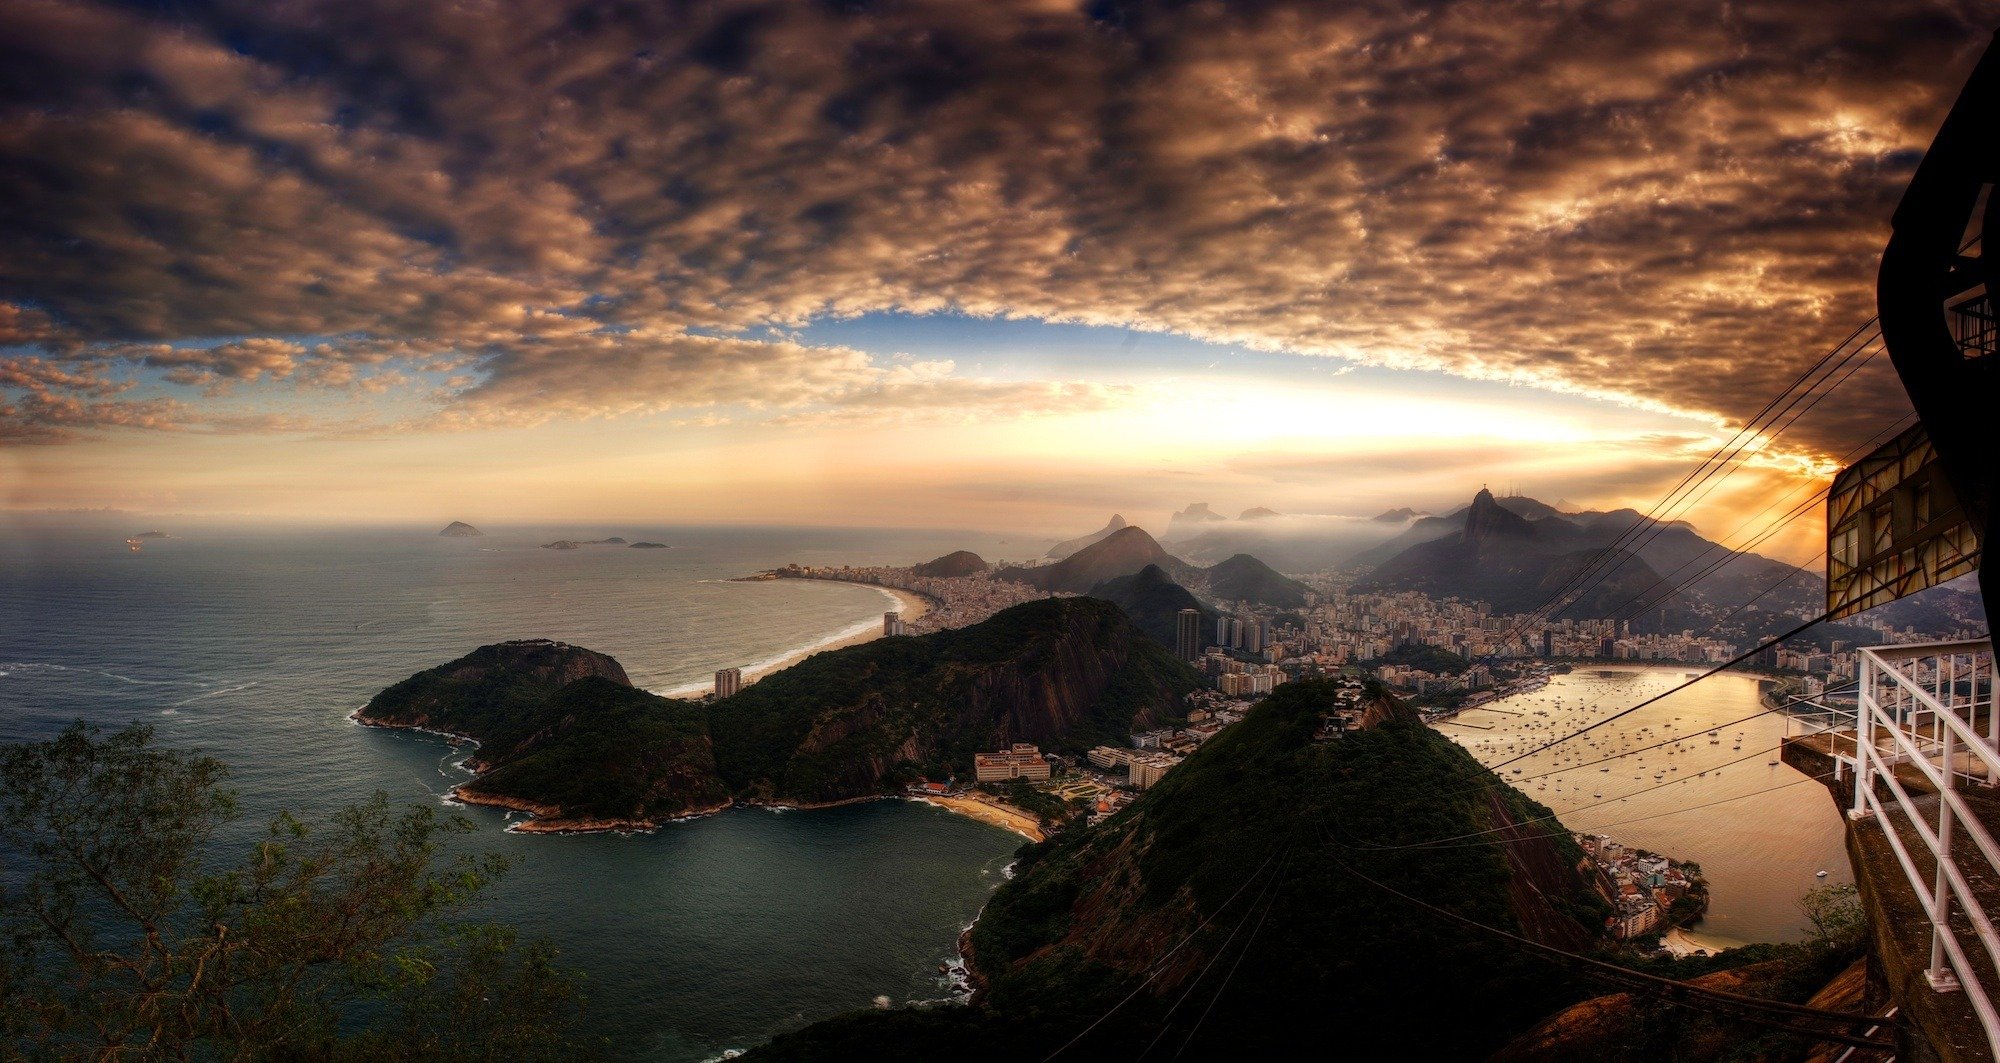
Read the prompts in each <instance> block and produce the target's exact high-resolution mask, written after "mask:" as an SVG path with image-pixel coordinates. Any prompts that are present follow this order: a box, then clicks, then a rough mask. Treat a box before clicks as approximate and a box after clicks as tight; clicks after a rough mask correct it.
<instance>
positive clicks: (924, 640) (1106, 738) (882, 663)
mask: <svg viewBox="0 0 2000 1063" xmlns="http://www.w3.org/2000/svg"><path fill="white" fill-rule="evenodd" d="M1197 683H1198V679H1197V677H1196V676H1195V675H1194V673H1193V672H1192V671H1191V670H1189V669H1188V668H1187V666H1186V665H1184V664H1182V663H1181V662H1179V661H1176V660H1174V659H1173V655H1172V654H1171V653H1170V652H1168V651H1167V650H1165V649H1163V648H1161V647H1159V646H1157V645H1155V644H1153V643H1152V642H1150V641H1148V640H1146V639H1144V638H1140V637H1137V632H1136V631H1134V630H1133V629H1132V627H1131V625H1130V623H1129V622H1128V621H1127V620H1126V619H1125V617H1124V615H1123V614H1121V613H1120V612H1119V611H1118V609H1117V607H1116V606H1114V605H1112V604H1110V603H1108V602H1102V601H1098V600H1095V599H1090V598H1062V599H1045V600H1042V601H1036V602H1028V603H1025V604H1022V605H1017V606H1014V607H1013V608H1011V609H1007V610H1004V611H1002V612H1000V613H998V614H996V615H995V616H993V617H992V618H990V619H988V620H986V621H984V622H983V623H979V624H975V625H973V626H971V627H967V628H959V629H956V630H951V631H941V632H936V633H934V634H929V635H921V636H918V637H915V638H901V639H881V640H877V641H874V642H868V643H864V644H862V645H860V646H851V647H848V648H846V649H842V650H836V651H832V652H829V653H822V654H816V655H814V656H812V657H809V658H807V659H806V660H804V661H802V662H800V663H798V664H796V665H793V666H792V667H790V668H787V669H785V670H784V671H781V672H777V673H775V674H773V675H770V676H767V677H765V678H764V679H762V680H760V681H759V682H758V683H756V684H755V685H754V686H751V687H748V688H746V689H744V690H743V692H742V693H739V694H737V695H736V696H734V697H731V698H728V699H727V700H725V701H722V702H719V703H717V705H716V706H715V708H714V709H713V711H711V712H710V714H709V728H710V733H711V734H712V735H713V737H714V742H715V761H716V767H717V770H718V771H720V773H721V775H722V778H723V780H724V781H725V782H726V783H727V784H728V785H729V787H730V788H731V789H732V790H736V791H738V792H749V793H764V794H769V795H773V796H781V797H788V798H794V799H800V800H808V801H825V800H835V799H839V798H846V797H856V796H862V795H865V794H868V793H872V792H875V791H876V790H877V789H878V788H879V786H880V780H881V778H882V776H881V774H880V771H879V770H878V767H877V766H878V765H887V764H893V763H896V762H898V761H902V760H910V759H916V760H918V761H920V762H924V763H929V764H933V765H944V766H947V767H948V768H949V769H950V770H952V771H954V772H956V773H957V774H959V775H961V776H963V775H965V774H967V773H969V771H970V769H971V765H972V754H973V753H975V752H977V751H979V750H986V749H992V748H995V746H997V745H998V744H999V743H1000V742H1001V741H1002V737H1003V735H1004V736H1006V737H1009V738H1012V739H1013V740H1017V741H1018V740H1039V741H1041V742H1042V743H1043V744H1044V745H1046V746H1047V747H1049V748H1051V749H1053V750H1056V751H1059V752H1082V751H1084V750H1088V749H1089V748H1090V747H1092V746H1095V745H1101V744H1104V743H1107V742H1122V741H1123V740H1124V737H1125V736H1126V735H1128V734H1130V733H1131V729H1132V726H1133V720H1134V718H1135V717H1137V716H1139V715H1140V714H1141V713H1143V712H1148V711H1150V712H1152V713H1153V714H1154V716H1153V718H1155V719H1162V718H1167V717H1169V716H1171V714H1173V713H1174V712H1176V711H1177V709H1178V705H1179V702H1180V698H1181V697H1182V695H1184V694H1186V693H1187V692H1188V691H1189V690H1192V689H1194V687H1195V686H1196V684H1197ZM1079 695H1080V696H1081V699H1082V700H1083V704H1082V705H1081V706H1077V707H1079V708H1081V710H1082V712H1081V714H1080V715H1079V716H1077V717H1075V718H1070V719H1057V718H1051V717H1050V716H1049V715H1048V713H1049V712H1050V710H1052V709H1055V708H1057V707H1058V706H1059V705H1063V704H1064V703H1069V704H1074V702H1075V700H1077V699H1078V698H1079ZM913 749H914V751H915V757H914V758H913V757H912V756H911V755H910V754H911V752H912V750H913Z"/></svg>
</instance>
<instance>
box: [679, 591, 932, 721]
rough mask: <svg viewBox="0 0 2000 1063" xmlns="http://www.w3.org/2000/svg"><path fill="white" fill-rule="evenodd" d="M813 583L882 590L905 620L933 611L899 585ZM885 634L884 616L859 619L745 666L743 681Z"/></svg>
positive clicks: (689, 691) (684, 691)
mask: <svg viewBox="0 0 2000 1063" xmlns="http://www.w3.org/2000/svg"><path fill="white" fill-rule="evenodd" d="M745 582H776V581H775V580H772V581H745ZM813 582H817V583H841V584H845V585H847V586H849V587H866V588H868V589H869V590H873V591H879V592H880V593H881V594H883V595H884V596H885V597H887V598H888V599H889V600H890V602H891V603H893V604H894V605H895V606H896V607H897V608H898V609H899V610H900V611H901V612H902V614H903V619H904V620H905V621H910V620H915V619H916V618H918V617H920V616H922V615H924V614H925V613H928V612H930V610H931V603H930V599H928V598H925V597H924V596H922V595H920V594H916V593H915V592H912V591H906V590H903V589H901V588H899V587H884V586H882V585H881V584H879V583H855V582H853V581H851V580H837V579H828V580H815V581H813ZM881 637H882V618H881V617H872V618H870V619H868V620H865V621H857V622H855V623H853V624H850V625H848V626H847V627H844V628H841V629H840V630H839V631H836V632H834V633H833V634H831V635H828V636H826V637H825V638H822V639H820V640H819V641H817V642H814V643H811V644H809V645H805V646H801V647H798V648H797V649H793V650H788V651H786V652H785V653H783V654H781V655H779V656H776V657H770V658H766V659H764V660H762V661H758V662H756V663H755V664H751V665H748V666H745V667H744V668H743V682H744V683H745V684H749V683H754V682H756V681H757V680H759V679H762V678H764V677H765V676H767V675H770V674H771V673H773V672H780V671H783V670H785V669H787V668H790V667H791V666H792V665H795V664H797V663H799V662H800V661H803V660H805V659H806V658H808V657H811V656H813V655H814V654H817V653H825V652H826V651H828V650H840V649H846V648H847V647H849V646H859V645H861V644H862V643H864V642H873V641H875V640H876V639H879V638H881ZM709 689H710V687H709V684H708V683H706V682H692V683H683V684H682V685H680V686H677V687H671V688H669V689H666V690H654V691H652V693H654V694H658V695H660V696H661V697H663V698H685V697H691V696H695V695H700V694H705V693H707V692H708V690H709Z"/></svg>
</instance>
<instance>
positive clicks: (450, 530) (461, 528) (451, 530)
mask: <svg viewBox="0 0 2000 1063" xmlns="http://www.w3.org/2000/svg"><path fill="white" fill-rule="evenodd" d="M438 534H439V535H442V536H445V537H446V538H451V539H470V538H472V537H473V536H475V535H485V534H486V533H485V532H483V531H480V530H479V529H478V528H475V527H473V526H472V525H470V524H467V523H465V522H464V521H462V520H455V521H452V522H451V523H450V524H447V525H445V526H444V530H443V531H440V532H438Z"/></svg>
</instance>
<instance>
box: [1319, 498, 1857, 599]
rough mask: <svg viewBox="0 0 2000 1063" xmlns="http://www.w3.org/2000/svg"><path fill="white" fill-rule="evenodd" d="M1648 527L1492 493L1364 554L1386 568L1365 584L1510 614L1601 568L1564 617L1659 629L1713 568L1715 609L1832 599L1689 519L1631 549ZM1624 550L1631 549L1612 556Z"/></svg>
mask: <svg viewBox="0 0 2000 1063" xmlns="http://www.w3.org/2000/svg"><path fill="white" fill-rule="evenodd" d="M1643 519H1644V516H1643V515H1642V514H1640V513H1638V512H1637V511H1635V510H1630V509H1620V510H1614V511H1612V512H1609V513H1599V512H1584V513H1564V512H1562V511H1560V510H1558V509H1556V508H1555V507H1553V506H1550V505H1548V504H1546V503H1543V502H1539V501H1537V500H1535V499H1532V498H1527V497H1522V496H1514V497H1509V498H1495V497H1494V496H1493V494H1492V493H1491V492H1489V491H1485V490H1481V491H1480V492H1479V494H1478V495H1477V496H1475V497H1474V499H1473V501H1472V502H1471V504H1469V505H1467V506H1465V507H1462V508H1460V509H1458V510H1455V511H1453V512H1452V513H1450V514H1446V515H1444V516H1437V517H1425V518H1423V519H1421V520H1418V521H1416V522H1415V523H1413V524H1411V525H1410V527H1409V528H1408V529H1407V530H1405V531H1404V532H1403V533H1402V534H1400V535H1398V536H1397V537H1396V538H1394V539H1392V540H1390V541H1389V542H1387V543H1384V544H1382V545H1381V546H1379V547H1377V548H1375V549H1373V550H1369V551H1364V552H1363V553H1361V554H1359V555H1357V556H1356V557H1355V559H1354V561H1355V563H1357V564H1361V563H1367V562H1374V567H1373V568H1372V570H1371V571H1369V572H1368V573H1367V574H1366V575H1364V576H1362V577H1361V579H1359V580H1358V581H1357V582H1356V583H1355V584H1354V588H1355V589H1356V590H1361V591H1368V590H1386V591H1394V590H1418V591H1423V592H1424V593H1426V594H1431V595H1433V596H1438V597H1451V596H1456V597H1460V598H1475V599H1479V600H1481V601H1487V602H1491V603H1492V604H1493V607H1494V608H1495V609H1497V610H1500V611H1503V612H1520V611H1526V610H1531V609H1535V608H1538V607H1540V606H1541V605H1543V604H1544V603H1545V602H1547V601H1548V600H1549V599H1550V598H1551V597H1553V596H1554V595H1556V594H1557V592H1558V591H1560V590H1561V589H1562V588H1563V587H1564V585H1565V584H1567V583H1569V582H1570V580H1571V577H1572V576H1574V575H1576V574H1577V573H1578V572H1580V571H1582V570H1584V569H1585V568H1586V567H1588V566H1593V565H1595V566H1596V573H1595V574H1593V575H1592V576H1590V577H1588V578H1586V579H1585V580H1583V581H1582V582H1583V583H1584V584H1585V588H1584V591H1583V593H1582V594H1581V596H1580V597H1579V598H1578V599H1577V600H1576V601H1574V602H1572V603H1571V604H1570V605H1569V606H1568V607H1567V608H1565V609H1564V610H1562V612H1561V613H1560V614H1558V615H1563V616H1574V617H1608V616H1631V617H1632V618H1633V620H1634V624H1635V626H1637V627H1640V628H1641V629H1644V628H1646V627H1647V626H1649V621H1650V619H1651V617H1650V616H1649V613H1650V610H1649V609H1648V608H1647V607H1648V606H1656V605H1660V604H1664V603H1665V602H1666V601H1667V599H1668V595H1669V594H1671V592H1672V590H1673V588H1675V587H1676V586H1678V585H1680V584H1681V583H1683V582H1686V581H1687V580H1689V579H1690V578H1691V577H1693V576H1695V575H1696V574H1698V573H1701V572H1702V571H1704V570H1705V569H1706V568H1708V566H1709V565H1711V564H1716V566H1717V567H1716V570H1715V571H1714V572H1713V573H1712V574H1709V575H1708V576H1706V577H1704V578H1703V579H1701V580H1700V581H1698V582H1696V583H1695V584H1693V585H1692V586H1691V587H1690V588H1689V589H1688V590H1687V592H1686V593H1687V594H1688V595H1691V596H1693V597H1694V598H1697V599H1701V600H1705V601H1707V602H1708V603H1710V604H1712V605H1718V606H1722V607H1733V606H1735V605H1738V604H1741V603H1743V602H1746V601H1748V600H1750V599H1752V598H1754V597H1756V596H1757V595H1759V594H1762V593H1763V592H1764V591H1765V590H1766V589H1767V588H1770V587H1773V586H1776V587H1778V589H1777V590H1776V591H1774V592H1772V593H1771V594H1769V595H1768V596H1766V597H1765V598H1763V599H1762V600H1761V601H1760V602H1759V604H1760V605H1761V606H1763V607H1764V608H1766V609H1771V610H1790V609H1798V608H1807V607H1810V606H1811V605H1812V604H1813V603H1814V602H1815V601H1816V600H1817V599H1818V598H1819V597H1820V596H1821V595H1822V594H1823V590H1822V586H1823V585H1822V584H1820V583H1819V581H1818V578H1817V577H1816V576H1814V575H1812V574H1811V573H1800V572H1798V570H1797V569H1796V568H1795V567H1794V566H1792V565H1787V564H1785V563H1784V562H1782V561H1774V560H1772V559H1770V558H1767V557H1761V556H1759V555H1757V554H1739V553H1734V552H1732V551H1729V550H1728V549H1727V548H1725V547H1723V546H1721V545H1719V544H1717V543H1714V542H1711V541H1710V540H1708V539H1705V538H1703V537H1702V536H1701V535H1700V534H1698V533H1696V532H1695V530H1694V528H1693V526H1691V525H1689V524H1687V523H1685V522H1674V523H1670V524H1665V525H1660V526H1657V527H1655V528H1652V529H1650V530H1648V531H1646V532H1644V533H1641V534H1639V535H1636V536H1632V537H1630V539H1629V541H1627V542H1623V543H1621V542H1620V539H1621V537H1623V536H1625V535H1626V533H1627V532H1628V531H1630V530H1631V529H1632V528H1633V526H1634V525H1635V524H1637V523H1638V522H1640V521H1641V520H1643ZM1614 545H1617V546H1618V547H1619V549H1617V550H1616V551H1615V552H1613V553H1611V554H1608V555H1607V554H1606V553H1605V551H1606V550H1608V549H1610V548H1611V547H1613V546H1614ZM1725 558H1726V560H1725ZM1718 563H1719V564H1718ZM1674 601H1675V602H1680V601H1681V599H1674Z"/></svg>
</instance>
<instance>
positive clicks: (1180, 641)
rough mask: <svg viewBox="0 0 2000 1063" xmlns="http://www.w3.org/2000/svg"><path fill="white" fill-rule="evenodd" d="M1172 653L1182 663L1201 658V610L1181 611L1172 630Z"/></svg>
mask: <svg viewBox="0 0 2000 1063" xmlns="http://www.w3.org/2000/svg"><path fill="white" fill-rule="evenodd" d="M1174 652H1175V653H1176V654H1178V655H1179V656H1180V659H1181V660H1183V661H1192V660H1195V659H1197V658H1199V657H1200V656H1201V610H1199V609H1183V610H1181V613H1180V619H1179V621H1178V626H1177V627H1176V628H1175V629H1174Z"/></svg>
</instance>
